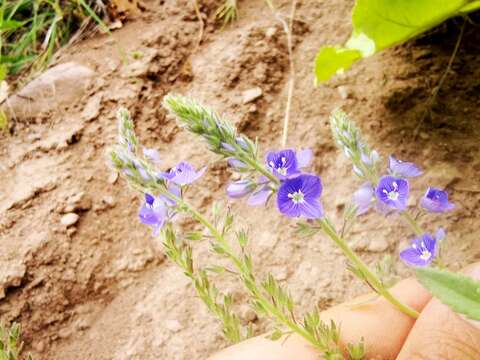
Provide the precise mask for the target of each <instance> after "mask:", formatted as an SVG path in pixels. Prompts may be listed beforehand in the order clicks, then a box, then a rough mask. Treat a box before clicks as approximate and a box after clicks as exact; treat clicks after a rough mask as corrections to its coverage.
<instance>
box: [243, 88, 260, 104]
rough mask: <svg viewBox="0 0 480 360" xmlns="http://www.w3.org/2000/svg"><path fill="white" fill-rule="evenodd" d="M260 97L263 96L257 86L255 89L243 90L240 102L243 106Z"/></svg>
mask: <svg viewBox="0 0 480 360" xmlns="http://www.w3.org/2000/svg"><path fill="white" fill-rule="evenodd" d="M262 95H263V91H262V89H261V88H259V87H258V86H257V87H254V88H251V89H248V90H245V91H244V92H243V93H242V99H243V100H242V101H243V103H244V104H248V103H249V102H252V101H254V100H256V99H258V98H259V97H261V96H262Z"/></svg>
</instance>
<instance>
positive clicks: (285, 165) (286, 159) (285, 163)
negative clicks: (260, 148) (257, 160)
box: [266, 149, 299, 180]
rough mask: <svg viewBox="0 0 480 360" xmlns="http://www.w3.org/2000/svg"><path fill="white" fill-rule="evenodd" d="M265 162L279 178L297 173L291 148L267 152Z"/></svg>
mask: <svg viewBox="0 0 480 360" xmlns="http://www.w3.org/2000/svg"><path fill="white" fill-rule="evenodd" d="M266 163H267V166H268V167H269V168H270V170H271V171H272V173H273V174H274V175H275V176H276V177H277V178H279V179H281V180H284V179H287V178H288V177H290V176H291V175H294V174H298V173H299V170H298V164H297V157H296V156H295V152H294V151H293V150H291V149H286V150H281V151H277V152H273V151H272V152H269V153H268V154H267V158H266Z"/></svg>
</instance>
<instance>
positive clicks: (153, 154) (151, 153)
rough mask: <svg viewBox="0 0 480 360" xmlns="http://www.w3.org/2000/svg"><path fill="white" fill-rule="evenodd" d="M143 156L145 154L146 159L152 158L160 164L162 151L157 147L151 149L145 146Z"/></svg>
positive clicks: (152, 160)
mask: <svg viewBox="0 0 480 360" xmlns="http://www.w3.org/2000/svg"><path fill="white" fill-rule="evenodd" d="M143 156H145V158H146V159H148V160H150V161H151V162H153V163H154V164H160V162H161V160H160V153H159V152H158V150H155V149H149V148H145V147H144V148H143Z"/></svg>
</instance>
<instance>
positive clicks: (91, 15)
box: [0, 0, 106, 75]
mask: <svg viewBox="0 0 480 360" xmlns="http://www.w3.org/2000/svg"><path fill="white" fill-rule="evenodd" d="M104 8H105V5H104V4H103V3H102V2H101V1H92V0H4V1H2V2H1V5H0V67H4V68H5V69H6V70H7V73H8V74H9V75H15V74H18V73H19V72H21V71H24V70H31V71H37V70H41V69H42V68H44V67H45V66H47V65H48V63H49V61H50V60H51V58H52V55H53V53H54V51H55V50H56V49H58V48H59V47H61V46H63V45H65V44H66V43H67V42H68V40H69V39H70V38H71V36H72V35H73V34H74V33H75V32H76V31H77V30H79V29H81V28H82V26H84V25H85V24H86V22H87V21H88V20H89V19H93V20H94V21H95V22H96V23H98V24H100V26H102V27H103V29H106V26H105V25H104V24H103V22H102V20H101V19H100V17H99V16H98V15H97V13H101V12H102V11H103V9H104Z"/></svg>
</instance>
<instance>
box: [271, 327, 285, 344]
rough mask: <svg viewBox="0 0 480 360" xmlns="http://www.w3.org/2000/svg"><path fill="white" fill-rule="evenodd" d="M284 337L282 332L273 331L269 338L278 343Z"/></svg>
mask: <svg viewBox="0 0 480 360" xmlns="http://www.w3.org/2000/svg"><path fill="white" fill-rule="evenodd" d="M282 335H283V333H282V332H281V331H280V330H278V329H275V330H274V331H273V333H272V334H271V335H270V336H269V337H268V338H269V339H270V340H272V341H276V340H278V339H280V338H281V337H282Z"/></svg>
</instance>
